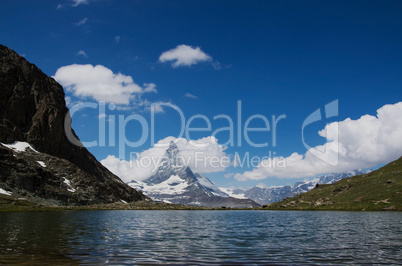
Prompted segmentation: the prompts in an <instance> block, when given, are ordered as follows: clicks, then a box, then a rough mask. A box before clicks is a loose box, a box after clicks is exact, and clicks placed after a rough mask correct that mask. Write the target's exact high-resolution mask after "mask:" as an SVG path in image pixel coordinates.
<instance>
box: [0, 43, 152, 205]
mask: <svg viewBox="0 0 402 266" xmlns="http://www.w3.org/2000/svg"><path fill="white" fill-rule="evenodd" d="M64 97H65V95H64V91H63V88H62V87H61V85H59V84H58V83H57V82H56V81H55V80H54V79H53V78H51V77H48V76H47V75H45V74H44V73H43V72H42V71H41V70H40V69H38V68H37V67H36V66H35V65H33V64H31V63H29V62H28V61H26V60H25V59H24V58H23V57H21V56H19V55H18V54H17V53H15V52H14V51H12V50H11V49H9V48H7V47H5V46H2V45H0V143H2V144H0V188H1V189H2V191H6V192H10V193H11V195H18V196H23V197H26V198H31V199H33V200H38V201H42V202H46V201H48V202H52V203H54V204H92V203H110V202H117V201H121V200H123V201H127V202H129V201H136V200H142V199H145V198H146V197H145V196H144V195H143V194H142V193H141V192H138V191H136V190H134V189H132V188H130V187H129V186H127V185H126V184H124V183H123V182H122V181H121V180H120V179H119V178H118V177H117V176H115V175H113V174H112V173H111V172H110V171H109V170H107V169H106V168H105V167H104V166H102V165H101V164H100V163H99V162H98V161H97V160H96V159H95V157H94V156H93V155H92V154H91V153H90V152H89V151H88V150H87V149H86V148H85V147H83V146H77V145H74V144H72V143H71V142H70V141H69V140H68V139H67V136H66V133H65V129H64V124H65V118H66V119H68V121H69V122H71V118H70V116H69V114H68V109H67V107H66V104H65V100H64ZM67 129H68V131H70V130H71V132H72V134H73V136H75V137H77V136H76V135H75V133H74V131H73V130H72V129H71V124H70V123H67ZM77 139H78V138H77ZM79 143H80V142H79ZM10 145H11V146H10ZM27 145H28V146H27ZM21 146H22V147H25V149H23V148H21ZM29 146H30V147H32V148H30V147H29ZM34 150H35V151H34ZM38 161H40V162H43V164H42V163H38ZM43 165H46V167H45V166H43ZM66 180H67V181H66ZM2 191H0V192H2ZM2 194H3V195H4V194H7V193H2Z"/></svg>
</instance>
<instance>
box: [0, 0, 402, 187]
mask: <svg viewBox="0 0 402 266" xmlns="http://www.w3.org/2000/svg"><path fill="white" fill-rule="evenodd" d="M400 14H402V3H401V2H400V1H106V0H92V1H91V0H87V1H85V0H74V1H70V0H66V1H1V2H0V26H1V27H0V43H1V44H3V45H6V46H8V47H10V48H11V49H13V50H15V51H17V52H18V53H19V54H21V55H23V56H25V57H26V58H27V60H29V61H30V62H32V63H34V64H36V65H37V66H38V67H39V68H40V69H42V71H43V72H44V73H46V74H48V75H49V76H55V78H56V79H57V77H58V76H57V75H56V72H57V71H58V70H59V69H60V68H62V67H68V66H73V67H77V66H79V65H88V64H90V65H92V66H96V65H100V66H103V67H104V69H100V70H99V72H97V73H101V70H105V72H104V73H107V71H106V70H109V71H111V73H113V74H112V75H114V76H113V78H116V75H118V73H121V74H122V75H124V76H123V78H127V77H132V79H133V81H132V82H130V81H129V82H128V83H130V84H135V85H136V86H138V87H135V88H137V89H138V90H141V92H132V94H130V95H131V96H132V98H130V100H129V103H128V104H125V103H116V105H117V107H118V108H117V109H118V110H113V111H111V110H108V112H107V114H106V115H107V117H106V125H107V126H109V121H110V120H109V118H110V116H112V115H114V116H116V117H117V116H118V115H122V116H124V117H128V116H130V115H132V114H138V115H141V116H142V117H144V119H145V120H146V121H147V122H148V123H150V119H151V113H150V112H149V104H150V103H158V102H159V103H170V104H174V105H176V106H177V107H179V108H180V110H181V111H182V112H183V114H184V115H185V117H186V120H188V119H189V118H191V117H192V116H193V115H196V114H202V115H204V116H205V117H207V118H208V119H209V120H210V121H211V126H212V128H211V131H209V132H194V133H192V134H190V139H193V140H197V139H201V138H205V137H208V136H211V134H212V132H213V131H214V130H216V129H219V128H222V127H225V126H228V124H227V122H226V121H225V120H224V119H220V120H214V119H213V117H214V116H216V115H220V114H225V115H227V116H229V117H231V118H233V120H234V121H236V116H237V104H238V101H241V105H242V117H243V118H244V119H246V118H247V117H250V116H251V115H254V114H260V115H263V116H264V117H267V118H269V121H271V117H272V115H275V116H276V117H278V116H280V115H286V118H284V119H282V120H281V121H279V123H278V126H277V130H276V134H277V144H276V146H275V147H274V146H273V145H272V137H273V136H272V128H271V131H269V132H252V133H250V139H252V140H253V142H256V143H264V142H266V141H267V140H268V144H269V145H268V146H267V147H262V148H257V147H253V145H248V144H247V143H244V142H245V141H244V139H243V143H242V145H237V143H236V145H233V146H230V145H229V147H227V148H223V149H224V150H222V149H219V148H217V150H213V151H212V152H217V153H213V154H218V155H222V154H226V155H229V156H233V155H234V154H235V153H238V154H240V155H244V154H245V153H247V152H248V153H249V154H250V156H258V157H260V158H261V157H263V156H266V155H268V154H270V153H271V154H273V153H274V155H275V156H283V157H285V158H288V157H289V156H291V155H292V154H293V153H295V152H296V153H297V154H299V155H302V156H303V155H304V156H305V155H306V152H307V148H306V147H305V145H303V141H302V136H301V131H302V124H303V121H304V120H305V119H306V118H307V117H308V116H309V115H310V114H311V113H312V112H314V111H315V110H316V109H318V108H324V106H325V105H326V104H328V103H330V102H332V101H334V100H338V115H337V116H335V117H331V118H329V119H326V120H322V121H318V122H316V123H314V124H312V125H310V126H309V127H308V128H307V127H306V129H305V131H304V134H305V135H304V137H305V141H306V142H307V143H308V144H309V145H310V146H311V147H315V146H317V145H323V144H324V143H326V141H327V140H326V139H325V138H323V137H322V136H320V135H319V134H318V131H320V130H322V129H323V128H324V127H325V125H326V124H328V123H331V122H335V121H344V120H345V119H347V118H350V119H351V121H355V123H354V124H353V125H352V124H351V122H350V123H349V122H348V123H346V122H345V123H343V124H342V125H340V127H339V128H340V129H342V130H340V131H339V134H343V132H345V133H344V134H343V135H342V136H341V139H343V141H344V142H343V143H341V145H343V146H344V147H347V148H349V149H352V148H353V149H354V150H353V151H351V150H347V152H345V154H343V155H342V156H343V157H342V159H344V160H345V161H353V162H354V163H351V164H347V165H346V164H345V165H341V166H340V167H338V168H326V167H321V166H317V169H316V170H315V171H307V170H305V169H307V168H308V166H311V167H313V166H314V165H315V164H314V163H311V162H310V163H309V164H307V166H306V163H304V164H305V165H304V166H303V167H304V168H303V167H301V168H295V169H294V170H292V171H288V172H287V171H285V170H284V171H280V172H276V171H273V172H272V171H263V170H261V171H260V170H258V169H257V170H256V168H258V167H243V168H235V167H233V166H230V167H227V168H223V169H219V171H218V170H216V171H208V170H206V171H205V175H207V177H209V178H210V179H211V180H213V181H214V182H215V183H216V184H217V185H219V186H223V187H228V186H235V187H248V186H252V185H256V184H258V183H263V184H265V185H267V186H271V185H284V184H291V183H294V182H296V181H298V180H300V179H303V178H304V177H312V176H314V175H317V174H321V173H325V172H327V171H329V170H328V169H331V170H334V171H337V170H339V171H340V170H345V169H347V168H350V167H353V168H354V167H362V168H373V167H376V166H378V165H381V164H383V163H387V162H389V161H391V160H393V159H396V158H398V157H399V156H401V155H402V149H400V146H398V145H399V144H398V145H396V146H395V145H393V146H392V145H391V144H389V143H388V144H387V143H386V141H385V140H384V141H383V140H379V138H375V139H374V141H371V140H372V139H369V137H370V136H373V134H374V135H375V134H379V132H381V134H382V135H381V136H382V137H383V138H385V139H392V140H396V141H397V140H402V135H401V134H400V133H401V131H400V127H399V123H398V122H395V121H399V120H398V117H400V116H399V113H398V112H399V110H400V107H399V105H395V104H397V103H398V102H400V101H401V100H402V90H401V85H402V63H401V62H402V49H401V48H400V47H402V18H401V15H400ZM180 45H184V46H182V48H183V47H185V48H187V49H189V50H188V52H189V54H186V56H187V57H186V59H188V60H190V61H186V62H184V63H183V64H182V65H179V66H175V65H174V63H175V62H176V63H177V62H179V61H174V59H172V60H168V59H167V60H165V61H164V60H162V59H161V58H162V57H161V56H162V55H163V53H164V52H168V51H171V58H176V59H177V56H178V54H180V52H183V53H185V52H186V51H183V50H180V49H179V47H180ZM174 49H176V50H174ZM197 49H198V50H197ZM196 50H197V51H198V52H197V51H196ZM191 52H193V53H194V57H192V55H191ZM175 56H176V57H175ZM197 56H198V57H197ZM197 58H198V59H197ZM191 60H192V61H191ZM71 70H72V68H71V67H70V68H66V73H67V74H65V76H63V77H64V79H57V80H58V81H59V82H60V83H62V84H63V82H61V81H62V80H64V82H65V83H64V85H65V84H67V83H68V82H70V83H71V84H72V85H71V88H70V89H69V90H68V89H66V95H67V96H68V97H69V100H71V102H72V103H71V104H70V107H72V106H73V104H74V103H76V102H93V103H96V102H97V100H99V99H100V98H101V97H102V96H104V97H105V99H104V100H106V102H107V103H109V100H110V97H109V98H108V96H105V95H101V93H102V92H103V91H102V90H101V89H97V87H96V84H90V85H88V86H89V87H87V90H85V92H86V93H87V94H85V95H84V94H80V95H79V94H78V88H79V84H78V83H77V84H76V83H74V82H75V81H74V78H75V79H77V77H78V76H71V75H70V74H71ZM69 71H70V72H69ZM88 71H89V72H88V73H93V71H94V69H92V68H91V69H88ZM78 72H79V73H78V74H76V75H80V73H81V75H83V74H82V73H84V72H83V71H78ZM59 73H60V72H59ZM85 73H86V72H85ZM102 73H103V72H102ZM60 75H61V74H60ZM88 75H89V74H88ZM103 76H104V75H103ZM85 77H86V75H84V76H82V77H81V76H79V77H78V78H83V79H84V78H85ZM113 80H114V81H115V80H116V79H113ZM82 82H83V83H85V82H86V81H82ZM88 82H89V81H88ZM92 82H93V80H92ZM85 84H87V83H85ZM144 84H145V85H144ZM146 84H148V85H146ZM149 84H154V85H149ZM91 86H92V87H91ZM122 86H123V87H124V86H125V85H124V84H123V85H122ZM150 86H151V87H150ZM152 86H155V87H152ZM64 87H65V88H67V86H64ZM124 88H126V87H124ZM147 88H148V91H147ZM152 88H153V90H152ZM113 89H116V90H118V88H115V87H113V86H111V88H110V90H113ZM83 90H84V88H83ZM190 94H191V95H192V96H194V97H192V96H191V95H190ZM117 95H118V94H117ZM186 95H187V96H186ZM120 96H121V95H120ZM188 96H190V97H188ZM102 99H103V98H102ZM118 99H122V98H118ZM126 99H127V98H126ZM385 105H388V107H385V108H383V109H381V110H384V113H385V114H386V115H384V116H383V117H382V118H381V119H380V118H378V119H377V120H375V119H374V120H373V119H367V120H361V119H360V118H361V117H362V116H364V115H371V116H373V117H374V118H376V115H377V110H378V109H380V108H382V107H383V106H385ZM390 105H392V106H390ZM395 108H396V109H397V110H396V111H395ZM322 110H323V109H322ZM373 117H372V118H373ZM155 122H156V129H157V130H156V131H155V141H156V142H157V141H159V140H163V139H165V138H166V137H169V136H173V137H178V135H179V131H180V130H179V128H180V126H181V123H180V120H179V116H178V113H177V111H175V110H173V109H172V108H170V107H166V106H165V107H164V108H163V112H158V113H157V114H155ZM243 123H244V120H243ZM378 123H380V126H378ZM263 125H264V124H263V121H262V120H261V119H255V120H254V121H252V122H251V123H250V126H252V127H262V126H263ZM388 125H389V127H388ZM192 126H193V127H197V126H199V127H204V126H205V123H204V122H203V121H202V120H200V119H198V120H197V119H195V120H194V123H193V124H192ZM241 126H242V127H241V128H242V129H243V126H244V124H243V125H241ZM271 126H272V124H271ZM73 127H74V129H75V131H76V132H77V134H78V136H79V137H80V138H81V140H83V141H90V140H94V139H96V138H97V134H98V128H99V122H98V110H95V109H90V108H86V109H85V110H81V111H79V112H78V113H77V114H76V115H74V116H73ZM235 127H237V125H235ZM356 128H357V129H356ZM125 129H126V130H125V135H126V136H127V138H128V139H130V140H131V141H135V140H137V139H139V137H140V135H141V127H140V124H139V123H136V122H132V123H128V124H127V127H126V128H125ZM352 129H353V130H352ZM363 129H364V130H363ZM361 131H364V132H363V133H362V132H361ZM373 132H374V133H373ZM362 134H363V135H364V134H366V135H367V136H366V135H364V136H363V135H362ZM117 135H118V131H117ZM388 135H389V136H388ZM108 136H109V134H108V133H107V137H108ZM237 136H238V132H235V134H234V138H235V139H237ZM216 138H217V139H218V144H223V143H225V142H226V141H227V139H228V134H226V133H221V134H218V135H216ZM352 139H356V141H357V140H366V139H367V142H364V141H362V142H361V143H360V144H359V145H360V146H359V145H357V146H356V145H354V143H352V142H350V143H349V142H348V141H349V140H352ZM116 141H119V140H118V139H116ZM377 142H378V143H381V145H382V146H379V144H378V145H377ZM399 142H402V141H399ZM367 143H369V144H367ZM384 143H385V144H384ZM183 145H184V144H183ZM370 145H372V146H370ZM387 145H390V146H391V147H392V149H391V151H388V152H385V151H384V150H390V149H388V148H389V146H387ZM343 146H342V147H343ZM183 147H184V146H183ZM362 147H366V148H367V147H370V152H373V154H375V155H378V156H374V155H373V154H371V153H370V152H369V151H366V150H363V148H362ZM150 148H151V141H150V140H149V139H148V140H147V141H146V142H145V143H144V144H143V145H141V146H140V147H133V148H132V147H126V152H125V153H124V154H125V156H124V157H125V158H120V159H124V160H125V161H129V160H130V156H129V154H130V152H143V151H146V150H149V149H150ZM89 150H90V151H91V152H92V153H93V154H94V155H95V156H96V157H97V159H99V160H104V159H105V158H107V157H108V156H109V155H111V156H114V159H116V158H117V157H119V147H118V146H117V147H116V146H115V147H110V145H106V146H105V147H89ZM359 152H361V154H360V153H359ZM355 153H358V154H355ZM350 154H353V155H350ZM362 154H369V155H372V156H371V157H370V158H373V159H370V158H369V159H367V158H363V157H364V156H363V155H362ZM348 156H352V157H353V158H352V157H348ZM120 157H121V156H120ZM377 157H378V158H377ZM301 160H302V159H301ZM114 162H117V160H115V161H114ZM109 166H110V167H111V168H113V169H114V170H115V173H117V174H121V172H119V167H118V166H116V165H115V166H113V165H111V164H109ZM120 170H121V169H120ZM253 170H254V171H253ZM247 171H248V172H250V173H251V174H248V175H247V174H244V173H245V172H247ZM295 171H296V172H298V173H299V174H295ZM236 174H237V175H236ZM287 174H288V176H289V177H287ZM130 175H132V176H133V178H135V175H136V172H135V169H133V171H131V172H130ZM224 175H226V176H227V177H224ZM236 176H237V177H236ZM125 178H127V177H125ZM123 179H124V178H123Z"/></svg>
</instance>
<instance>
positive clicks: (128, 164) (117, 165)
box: [101, 137, 230, 182]
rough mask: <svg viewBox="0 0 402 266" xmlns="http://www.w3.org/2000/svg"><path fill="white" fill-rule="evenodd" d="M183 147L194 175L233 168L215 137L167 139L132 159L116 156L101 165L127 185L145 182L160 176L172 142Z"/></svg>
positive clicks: (187, 162)
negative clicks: (158, 171) (154, 176)
mask: <svg viewBox="0 0 402 266" xmlns="http://www.w3.org/2000/svg"><path fill="white" fill-rule="evenodd" d="M172 140H173V141H175V142H176V145H177V147H178V148H179V150H180V151H179V156H180V158H181V159H182V160H183V162H184V163H185V164H186V165H188V166H189V167H190V168H191V169H192V170H193V172H196V173H211V172H220V171H224V170H225V168H226V167H228V166H229V165H230V158H229V156H228V155H227V154H226V153H225V147H223V146H222V145H219V144H218V140H217V139H216V138H215V137H205V138H201V139H198V140H191V141H187V140H186V139H183V138H179V139H176V138H174V137H166V138H165V139H162V140H160V141H159V142H158V143H156V144H155V145H154V147H152V148H149V149H148V150H145V151H143V152H141V153H139V154H137V156H136V157H135V158H132V159H130V160H121V159H119V158H116V157H115V156H113V155H109V156H107V157H106V158H105V159H103V160H102V161H101V163H102V164H103V165H104V166H105V167H106V168H108V169H109V170H110V171H111V172H112V173H114V174H115V175H117V176H118V177H120V178H121V179H122V180H123V181H124V182H129V181H131V180H135V181H142V180H145V179H147V178H149V177H151V176H152V175H153V174H155V173H156V171H157V170H158V167H159V163H160V161H161V160H162V158H163V156H164V155H165V152H166V150H167V149H168V147H169V143H170V142H171V141H172Z"/></svg>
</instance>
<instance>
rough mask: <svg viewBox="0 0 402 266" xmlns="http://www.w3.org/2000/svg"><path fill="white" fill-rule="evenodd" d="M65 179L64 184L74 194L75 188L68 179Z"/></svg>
mask: <svg viewBox="0 0 402 266" xmlns="http://www.w3.org/2000/svg"><path fill="white" fill-rule="evenodd" d="M63 178H64V181H63V183H64V184H66V185H67V186H68V187H69V188H67V190H68V191H70V192H73V193H74V192H75V188H73V187H72V186H71V183H70V180H68V179H67V178H65V177H63Z"/></svg>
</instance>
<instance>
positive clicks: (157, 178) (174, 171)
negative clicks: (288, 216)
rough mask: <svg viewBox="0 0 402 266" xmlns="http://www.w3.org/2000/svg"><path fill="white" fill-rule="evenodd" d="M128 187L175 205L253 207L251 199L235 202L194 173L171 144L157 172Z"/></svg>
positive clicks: (177, 149)
mask: <svg viewBox="0 0 402 266" xmlns="http://www.w3.org/2000/svg"><path fill="white" fill-rule="evenodd" d="M128 185H129V186H131V187H133V188H135V189H140V190H141V191H142V192H143V193H144V194H146V195H147V196H149V197H151V198H152V199H154V200H159V201H164V202H168V203H176V204H188V205H201V206H210V207H221V206H226V207H241V208H244V207H253V206H257V204H256V203H255V202H253V201H252V200H250V199H243V200H239V199H235V198H231V197H229V196H228V195H227V194H226V193H224V192H223V191H221V190H220V189H219V188H218V187H217V186H215V184H214V183H213V182H212V181H211V180H209V179H208V178H207V177H206V176H204V175H201V174H197V173H194V172H193V171H192V170H191V169H190V167H188V166H186V165H185V164H184V163H183V159H182V157H181V156H180V150H179V148H178V147H177V145H176V144H175V143H174V142H173V141H172V142H170V144H169V148H168V149H167V150H166V153H165V155H164V157H163V158H162V160H161V163H160V165H159V167H158V170H157V171H156V174H155V175H153V176H151V177H150V178H148V179H146V180H144V181H142V182H138V181H132V182H130V183H128Z"/></svg>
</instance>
